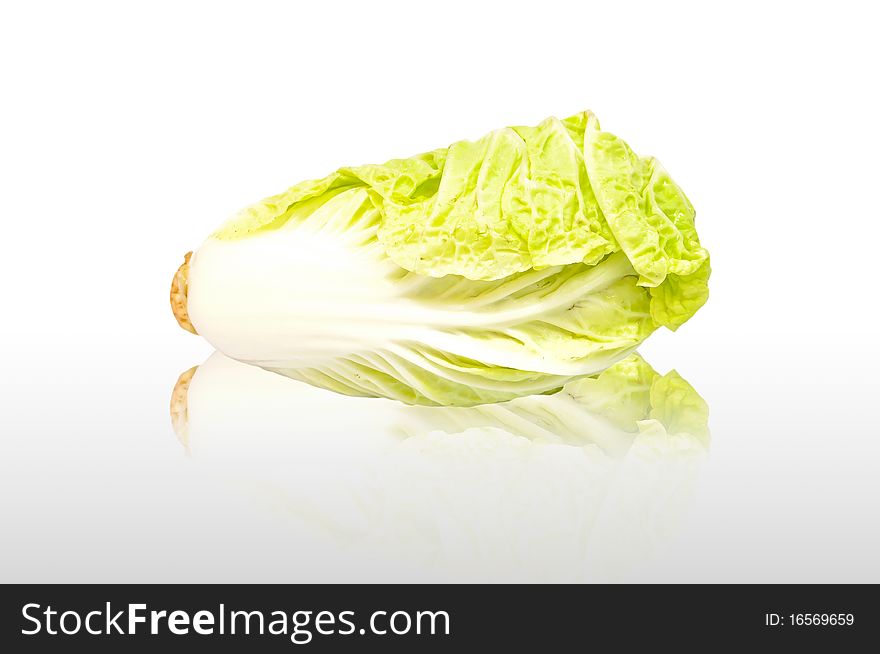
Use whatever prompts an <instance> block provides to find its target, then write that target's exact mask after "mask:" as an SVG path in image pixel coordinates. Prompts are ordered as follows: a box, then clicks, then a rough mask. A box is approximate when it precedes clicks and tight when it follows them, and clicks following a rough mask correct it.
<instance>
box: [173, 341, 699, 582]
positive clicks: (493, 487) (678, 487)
mask: <svg viewBox="0 0 880 654" xmlns="http://www.w3.org/2000/svg"><path fill="white" fill-rule="evenodd" d="M183 384H185V385H186V384H188V385H189V389H188V392H187V398H186V400H187V406H186V410H183V407H180V406H178V407H176V409H175V411H174V414H175V415H176V416H178V421H179V420H180V416H181V415H187V416H188V419H187V432H186V433H184V432H181V434H182V437H183V438H184V440H185V441H186V442H187V444H188V447H189V448H190V449H191V451H192V453H193V456H194V458H195V460H196V461H197V462H199V463H200V464H201V465H202V466H205V467H207V468H208V469H210V470H212V471H215V472H216V471H222V472H224V473H225V474H226V475H227V476H230V477H231V478H232V479H234V480H236V481H237V482H238V485H239V486H240V487H243V488H249V489H250V490H251V492H252V493H253V494H255V495H256V498H257V499H258V501H259V502H260V504H261V505H263V506H272V507H274V508H275V510H276V511H278V510H281V511H282V512H283V513H282V516H280V518H283V519H284V521H285V522H289V523H290V524H291V525H292V528H293V529H294V533H293V534H292V537H291V544H290V547H291V561H292V562H295V561H297V560H300V559H298V558H297V556H295V554H297V553H298V552H299V553H301V552H302V548H306V547H307V546H306V544H307V543H312V544H313V549H314V551H319V552H320V558H321V560H322V561H326V562H327V565H328V566H329V567H332V565H333V564H334V562H335V563H343V562H344V563H347V564H348V566H347V567H346V569H347V570H348V571H349V572H348V574H349V575H350V577H348V578H347V580H352V579H354V578H357V575H358V574H360V575H362V578H363V579H374V580H385V581H388V580H400V581H412V580H443V579H447V580H461V581H478V580H484V581H491V580H495V581H515V580H523V581H527V580H528V581H563V580H581V579H591V578H592V579H607V578H614V577H616V576H617V575H619V574H621V573H622V572H625V571H626V569H627V568H628V567H629V566H630V564H631V563H632V561H633V560H634V559H637V558H638V557H642V556H644V555H645V554H646V553H647V552H648V551H650V546H651V545H652V544H653V542H654V541H656V540H657V538H658V537H659V536H662V535H664V534H665V533H666V532H667V531H669V530H670V529H671V528H672V527H673V526H674V523H675V520H676V516H677V515H678V513H679V512H680V508H681V507H680V505H681V500H682V499H685V498H686V497H687V493H688V490H689V488H690V485H691V482H692V480H693V477H694V474H695V472H696V469H697V466H698V465H699V463H700V461H701V460H702V458H703V456H704V454H705V452H706V448H707V445H708V437H709V436H708V431H707V428H706V420H707V408H706V405H705V403H704V402H703V400H702V399H701V398H700V397H699V395H697V393H696V392H695V391H694V390H693V388H692V387H691V386H690V385H688V384H687V382H685V381H684V380H683V379H682V378H681V377H680V376H678V375H677V374H676V373H674V372H673V373H669V374H667V375H665V376H661V375H659V374H657V373H656V372H654V371H653V370H652V369H651V367H650V366H648V364H647V363H645V362H644V361H643V360H642V359H641V358H639V357H637V356H631V357H629V358H628V359H626V360H624V361H622V362H620V363H618V364H616V365H615V366H612V367H611V368H610V369H609V370H607V371H605V372H604V373H603V374H601V375H599V376H598V377H596V378H589V379H581V380H576V381H574V382H570V383H569V384H568V385H566V387H565V388H564V389H563V390H562V391H560V392H559V393H557V394H555V395H549V396H535V397H527V398H519V399H517V400H513V401H510V402H506V403H501V404H495V405H487V406H479V407H472V408H460V407H448V408H443V407H408V406H404V405H401V404H398V403H395V402H387V401H377V400H364V399H361V398H346V397H342V396H339V395H335V394H333V393H326V392H322V391H320V390H318V389H314V388H310V387H309V386H306V385H301V384H295V383H292V382H290V381H288V380H285V379H283V378H281V377H277V376H275V375H271V374H268V373H266V372H264V371H262V370H259V369H258V368H252V367H250V366H245V365H242V364H240V363H237V362H235V361H232V360H230V359H228V358H226V357H223V356H222V355H220V354H215V355H214V356H213V357H211V359H209V360H208V361H207V362H206V363H205V364H203V365H202V366H199V367H198V369H197V370H196V373H195V375H194V376H192V378H191V379H189V377H188V376H186V375H185V376H184V379H183ZM276 517H279V516H276ZM303 556H305V555H303ZM360 564H362V566H361V565H360ZM291 566H292V570H296V564H295V563H292V564H291ZM352 569H355V570H357V571H358V572H351V570H352ZM329 574H330V573H327V575H329ZM324 578H329V577H324Z"/></svg>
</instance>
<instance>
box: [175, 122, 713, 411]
mask: <svg viewBox="0 0 880 654" xmlns="http://www.w3.org/2000/svg"><path fill="white" fill-rule="evenodd" d="M708 277H709V256H708V253H707V252H706V250H705V249H703V248H702V247H701V246H700V243H699V239H698V237H697V233H696V230H695V228H694V210H693V207H692V206H691V204H690V202H689V201H688V200H687V198H686V197H685V195H684V193H683V192H682V191H681V189H679V188H678V186H676V185H675V183H674V182H673V181H672V180H671V179H670V177H669V176H668V174H667V173H666V171H665V170H664V169H663V168H662V167H661V166H660V164H659V163H658V162H657V161H656V160H655V159H653V158H643V157H638V156H637V155H635V154H634V153H633V152H632V150H631V149H630V148H629V146H627V144H626V143H624V142H623V141H622V140H621V139H619V138H617V137H616V136H613V135H611V134H609V133H607V132H603V131H601V129H600V127H599V124H598V121H597V120H596V118H595V117H594V116H593V115H592V114H590V113H588V112H585V113H581V114H577V115H575V116H572V117H570V118H567V119H565V120H562V121H560V120H557V119H555V118H551V119H548V120H546V121H544V122H542V123H541V124H540V125H538V126H537V127H512V128H506V129H501V130H498V131H495V132H492V133H491V134H489V135H487V136H485V137H484V138H482V139H480V140H478V141H475V142H469V141H461V142H458V143H455V144H453V145H451V146H450V147H449V148H447V149H442V150H434V151H433V152H429V153H426V154H422V155H418V156H415V157H410V158H408V159H395V160H392V161H389V162H388V163H386V164H383V165H369V166H359V167H351V168H341V169H339V170H338V171H336V172H335V173H333V174H331V175H329V176H327V177H325V178H323V179H320V180H316V181H309V182H304V183H302V184H298V185H296V186H294V187H292V188H291V189H289V190H287V191H285V192H284V193H281V194H279V195H276V196H273V197H271V198H268V199H266V200H264V201H262V202H260V203H257V204H255V205H253V206H251V207H249V208H247V209H245V210H244V211H242V212H241V213H240V214H239V215H237V216H236V217H235V218H233V219H232V220H231V221H229V222H228V223H227V224H226V225H225V226H224V227H223V228H221V229H220V230H219V231H218V232H216V233H215V234H214V235H213V236H212V237H211V238H209V239H208V241H207V242H206V243H205V244H204V245H203V246H202V247H201V248H200V249H199V250H198V251H197V252H196V253H195V255H194V256H193V257H192V260H191V261H190V262H189V278H188V280H186V281H187V289H188V290H187V293H188V300H187V311H188V316H186V318H188V319H189V320H191V321H192V324H193V325H194V326H195V328H196V330H197V331H198V332H199V333H200V334H202V335H203V336H205V337H206V338H207V339H208V340H209V341H210V342H211V343H212V344H213V345H215V346H216V347H217V348H218V349H219V350H221V351H223V352H225V353H226V354H228V355H230V356H232V357H233V358H237V359H240V360H243V361H246V362H249V363H254V364H256V365H260V366H262V367H265V368H268V369H271V370H274V371H276V372H279V373H282V374H284V375H288V376H290V377H294V378H297V379H302V380H305V381H307V382H309V383H312V384H315V385H317V386H322V387H325V388H330V389H332V390H335V391H338V392H341V393H346V394H350V395H364V396H382V397H390V398H394V399H398V400H401V401H403V402H407V403H411V404H436V405H474V404H481V403H487V402H498V401H503V400H508V399H511V398H514V397H518V396H521V395H530V394H535V393H548V392H553V391H556V390H558V389H559V388H561V387H562V386H563V385H564V384H565V383H566V382H567V381H568V380H570V379H572V378H575V377H580V376H585V375H592V374H595V373H597V372H599V371H601V370H604V369H605V368H607V367H608V366H609V365H611V364H613V363H614V362H615V361H618V360H620V359H621V358H623V357H625V356H626V355H628V354H629V353H630V352H632V351H633V350H634V349H635V348H636V347H637V346H638V345H639V344H640V343H641V342H642V341H643V340H644V339H645V338H647V336H648V335H650V334H651V332H653V331H654V330H655V329H657V328H658V327H660V326H666V327H668V328H670V329H676V328H678V327H679V326H680V325H681V324H683V323H684V322H685V321H686V320H687V319H688V318H690V317H691V316H692V315H693V314H694V312H696V310H697V309H698V308H699V307H700V306H702V304H703V303H704V302H705V301H706V298H707V296H708V288H707V280H708Z"/></svg>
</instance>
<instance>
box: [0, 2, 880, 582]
mask: <svg viewBox="0 0 880 654" xmlns="http://www.w3.org/2000/svg"><path fill="white" fill-rule="evenodd" d="M303 4H304V3H303ZM662 4H663V6H662V7H659V6H656V3H639V4H632V5H630V4H627V3H621V4H619V5H618V4H617V3H615V6H614V7H613V8H612V7H610V6H608V5H609V3H599V4H596V5H591V4H590V3H582V2H571V3H563V2H552V1H547V2H541V3H538V4H535V3H522V4H520V3H510V2H506V3H498V4H495V5H492V4H490V3H486V4H485V5H483V4H480V5H479V6H477V5H475V4H474V3H470V2H468V3H455V2H450V3H444V6H443V9H442V10H440V9H436V8H434V9H432V10H430V11H428V10H418V9H415V8H414V7H411V6H409V5H408V4H403V3H401V4H399V5H396V6H392V5H390V4H389V5H388V6H387V7H385V3H378V2H377V3H366V4H364V3H357V4H356V3H351V4H350V5H349V6H347V8H343V7H341V6H340V3H334V5H333V6H332V7H329V6H328V7H322V8H318V4H317V3H316V4H315V6H314V7H305V6H299V5H293V4H290V3H278V4H275V3H273V4H266V3H260V2H254V3H248V4H247V9H244V8H239V9H235V10H233V9H229V8H226V7H222V6H218V5H217V4H216V3H210V4H209V3H204V4H201V3H182V4H180V3H150V4H149V5H146V4H145V5H143V6H142V7H141V8H136V7H132V6H127V7H122V6H119V5H116V4H113V3H80V4H77V6H76V7H72V6H65V5H64V4H63V3H54V4H50V3H29V4H28V5H27V6H26V7H25V6H24V5H20V6H18V7H11V6H8V5H5V6H4V8H3V9H2V10H0V57H2V59H3V61H5V62H7V65H6V66H4V70H3V71H2V73H0V75H2V82H3V88H4V97H5V98H6V100H5V101H4V102H3V105H2V107H0V117H2V120H0V143H2V145H0V178H2V183H0V207H2V224H3V237H2V246H3V247H2V256H0V279H2V290H3V307H4V309H3V319H2V322H0V332H2V338H0V361H2V366H0V384H2V398H3V399H2V402H0V431H2V440H0V443H2V447H3V451H2V454H0V529H2V538H0V581H2V582H14V581H29V582H38V581H93V582H99V581H108V582H151V581H301V580H302V581H305V580H309V581H330V580H340V581H348V580H391V579H396V580H424V579H481V578H483V577H484V575H481V573H480V570H479V569H476V570H475V569H474V568H473V567H471V566H470V565H464V563H463V564H462V566H461V567H459V568H456V565H455V561H454V560H453V561H452V562H450V563H449V564H448V565H446V566H445V567H444V568H443V570H442V571H439V570H438V569H437V568H435V567H432V566H430V565H429V566H426V565H422V564H418V565H416V564H412V563H411V562H406V563H404V562H401V561H398V560H395V558H394V557H393V556H391V554H390V553H388V555H387V556H384V557H383V556H381V552H380V553H379V554H376V553H375V552H374V551H372V550H370V551H369V553H367V550H366V549H360V545H359V544H358V542H355V543H354V544H353V545H351V544H350V545H349V546H348V547H340V548H338V549H333V548H329V547H326V546H325V545H324V544H323V541H322V540H321V539H320V538H318V537H317V536H315V537H314V538H312V536H314V534H312V533H311V532H309V528H308V526H307V525H306V526H304V525H303V524H301V523H299V522H296V523H295V522H293V521H291V520H288V515H287V514H286V513H285V512H284V511H279V510H276V509H275V508H273V506H272V505H271V502H264V501H263V498H262V497H261V496H260V495H259V494H254V493H252V492H250V491H249V490H247V489H243V488H242V487H241V485H240V484H236V483H230V482H229V480H228V479H226V478H225V476H224V474H223V471H222V470H221V471H218V470H216V469H212V467H211V466H210V465H206V464H204V463H203V462H200V461H199V460H197V457H187V456H186V455H185V453H184V451H183V449H182V448H181V446H180V445H179V443H178V442H177V441H176V439H175V437H174V435H173V433H172V431H171V427H170V424H169V419H168V397H169V394H170V391H171V387H172V386H173V384H174V381H175V380H176V378H177V375H178V374H179V373H180V372H182V371H183V370H185V369H186V368H189V367H190V366H192V365H195V364H198V363H201V362H202V361H204V360H205V359H206V358H207V357H208V356H209V354H210V353H211V350H210V348H209V346H208V345H207V344H206V343H205V342H203V341H201V340H200V339H198V338H196V337H193V336H191V335H189V334H186V333H184V332H183V331H181V330H180V329H179V328H178V327H177V326H176V325H175V324H174V321H173V318H172V317H171V315H170V312H169V309H168V298H167V296H168V285H169V282H170V278H171V275H172V273H173V271H174V270H175V269H176V267H177V265H178V264H179V262H180V259H181V257H182V255H183V253H184V252H185V251H187V250H189V249H193V248H194V247H197V246H198V244H199V242H200V240H201V239H202V238H204V237H205V236H206V235H207V234H208V233H209V232H210V231H211V230H212V229H213V228H214V227H215V226H216V225H217V224H218V223H219V222H220V221H221V220H223V219H224V218H226V217H227V216H228V215H229V214H231V213H232V212H233V211H235V210H236V209H238V208H239V207H241V206H243V205H245V204H247V203H249V202H251V201H254V200H256V199H259V198H261V197H263V196H266V195H269V194H271V193H274V192H277V191H279V190H282V189H284V188H286V187H287V186H288V185H290V184H292V183H294V182H297V181H300V180H301V179H305V178H310V177H315V176H319V175H322V174H324V173H326V172H327V171H329V170H332V169H333V168H335V167H337V166H339V165H343V164H353V163H362V162H378V161H383V160H385V159H387V158H390V157H394V156H404V155H408V154H410V153H415V152H419V151H423V150H427V149H432V148H434V147H439V146H442V145H445V144H447V143H449V142H451V141H453V140H456V139H461V138H473V137H478V136H480V135H481V134H483V133H485V132H486V131H488V130H490V129H493V128H497V127H501V126H503V125H508V124H530V123H535V122H537V121H539V120H541V119H543V118H544V117H546V116H547V115H550V114H555V115H558V116H562V115H568V114H570V113H574V112H576V111H579V110H582V109H585V108H590V109H592V110H593V111H595V112H596V113H597V115H598V116H599V118H600V120H601V121H602V123H603V126H604V127H605V128H606V129H608V130H610V131H612V132H615V133H618V134H620V135H621V136H623V137H624V138H625V139H627V141H628V142H629V143H630V144H631V145H632V146H633V148H634V149H635V150H636V151H638V152H640V153H649V154H655V155H657V156H658V157H659V158H660V160H661V161H662V162H663V164H664V165H665V167H666V168H667V169H668V170H669V171H670V173H671V174H672V175H673V177H674V178H675V179H676V180H677V181H678V182H679V183H680V184H681V185H682V187H683V188H684V189H685V191H686V192H687V193H688V195H689V197H690V199H691V200H692V202H693V203H694V205H695V206H696V208H697V212H698V229H699V233H700V237H701V239H702V241H703V243H704V244H705V245H706V246H707V247H708V248H709V250H710V252H711V254H712V257H713V268H714V273H713V277H712V280H711V292H712V297H711V299H710V301H709V303H708V304H707V305H706V306H705V307H704V308H703V309H702V310H701V311H700V312H699V313H698V314H697V315H696V316H695V317H694V318H693V319H692V320H691V322H689V323H688V324H687V325H685V326H684V327H682V328H681V329H680V330H679V332H677V333H676V334H671V333H668V332H663V333H658V334H656V335H655V336H653V337H652V338H651V339H650V340H649V341H648V343H647V344H646V346H645V347H644V348H643V349H642V350H641V352H642V354H644V355H645V357H646V358H647V360H648V361H649V362H650V363H651V364H652V365H653V366H654V367H655V368H657V369H658V370H659V371H661V372H666V371H667V370H669V369H671V368H675V369H677V370H678V371H679V372H680V373H681V374H682V375H683V376H684V377H685V378H686V379H687V380H688V381H689V382H691V383H692V384H693V385H694V387H695V388H696V389H697V390H698V391H699V392H700V394H701V395H702V396H703V397H704V398H705V399H706V400H707V402H708V403H709V406H710V409H711V423H710V425H711V428H712V432H713V441H712V452H711V455H710V456H709V458H708V459H707V460H706V461H705V462H704V463H703V465H702V466H701V469H700V471H699V472H700V474H699V479H698V480H697V481H696V482H695V483H694V484H693V488H692V489H691V490H689V491H688V497H689V505H688V508H687V510H686V512H685V516H684V518H683V519H682V520H681V521H679V522H677V523H676V524H675V526H674V527H670V528H669V529H668V530H666V531H665V532H664V533H663V534H662V538H658V539H657V542H656V543H653V545H652V546H651V547H650V548H645V549H643V550H639V551H638V552H637V553H636V554H635V555H634V556H632V557H629V558H627V557H626V556H623V557H622V558H624V559H626V565H621V566H620V567H619V568H615V569H614V570H613V571H611V570H605V569H600V570H598V571H596V570H593V574H592V575H588V576H587V577H588V578H613V579H619V580H627V581H698V582H699V581H732V582H745V581H757V582H781V581H793V582H808V581H819V582H831V581H839V582H860V581H871V582H878V581H880V563H878V562H877V556H876V552H877V551H878V550H880V522H878V520H877V514H878V509H877V506H878V500H880V474H878V461H880V443H878V436H880V428H878V421H877V413H878V410H877V405H878V386H880V385H878V380H877V370H878V368H880V355H878V346H877V342H876V336H877V332H878V327H877V324H878V320H877V319H878V308H877V299H876V297H877V294H878V293H877V285H878V283H880V276H878V273H877V263H876V262H877V261H878V247H880V245H878V244H880V227H878V224H880V209H878V203H877V201H876V197H875V195H876V193H875V189H876V187H877V182H876V177H877V151H878V148H877V146H878V144H880V143H878V136H880V128H878V121H877V116H878V115H880V102H878V98H877V91H876V88H875V87H876V84H875V78H876V70H875V63H874V62H876V61H878V59H880V52H878V49H880V48H878V45H877V41H876V39H875V38H874V36H875V35H874V34H873V31H872V27H873V25H876V16H872V15H870V14H872V13H873V11H872V10H871V9H869V8H867V6H866V5H863V4H861V3H855V2H853V3H850V2H836V3H833V4H832V5H829V8H822V7H821V6H819V5H810V6H804V4H803V3H748V2H746V3H738V4H737V5H736V7H731V8H730V9H728V10H719V9H713V8H711V7H708V6H701V5H700V4H697V3H694V4H693V5H686V4H679V3H662ZM380 6H381V7H380ZM209 8H210V9H209ZM304 281H307V280H304ZM312 419H314V418H312ZM255 429H256V427H255ZM340 429H342V427H340ZM350 429H351V430H352V432H353V433H355V434H356V433H357V430H359V429H362V425H358V424H352V425H351V427H350ZM250 436H251V434H249V433H241V434H240V438H241V443H244V444H246V443H247V439H248V438H249V437H250ZM370 436H371V435H370V434H365V438H366V437H370ZM332 456H333V455H332V452H331V453H330V454H328V457H330V458H332ZM339 456H342V457H344V456H345V454H342V453H340V454H339ZM560 465H564V464H560ZM218 472H219V473H220V474H218ZM308 474H310V475H314V476H315V477H316V478H320V476H321V474H322V468H321V466H320V465H318V464H316V465H315V466H312V467H311V468H309V473H308ZM585 479H586V480H585V481H584V478H582V479H581V480H580V481H579V482H578V483H577V484H575V485H574V486H572V492H583V489H584V488H586V487H587V486H589V484H590V479H589V478H585ZM323 481H324V483H326V479H324V480H323ZM584 484H586V486H585V485H584ZM477 486H478V485H477ZM477 486H475V497H474V502H475V503H484V504H486V503H491V502H495V503H496V504H497V507H495V506H493V505H492V504H486V510H487V511H488V512H489V513H490V514H491V513H492V512H493V510H495V509H496V508H497V511H498V512H510V511H513V512H514V515H515V511H516V510H517V509H516V506H513V507H512V506H511V505H510V502H508V501H506V500H505V499H504V498H497V497H496V498H492V497H491V496H490V495H480V494H479V493H478V492H477V491H479V488H477ZM517 501H519V502H525V501H526V500H525V498H518V499H517ZM534 501H535V502H546V504H543V505H539V506H538V508H539V509H540V510H541V512H542V513H543V514H544V516H545V519H544V520H545V521H544V523H543V528H544V529H545V531H541V532H538V533H533V534H531V535H530V538H531V539H532V540H531V543H532V544H531V545H530V547H533V548H534V551H535V552H536V556H535V557H532V558H529V557H528V553H529V551H530V550H529V549H528V547H525V546H524V547H525V549H524V552H525V555H524V559H523V560H524V561H526V563H523V564H522V565H521V566H520V567H518V568H516V569H511V570H510V571H509V576H507V577H506V578H507V579H509V580H517V579H529V580H532V579H541V578H548V579H552V580H558V579H559V576H560V575H563V576H564V574H563V573H564V570H563V571H562V572H560V570H558V569H554V570H553V571H552V574H551V573H550V572H548V573H546V574H545V573H544V571H545V567H542V566H545V564H546V562H547V557H548V556H551V557H552V553H553V552H554V551H562V552H566V556H569V555H571V554H570V552H569V551H568V549H566V547H565V543H564V542H562V539H563V538H564V535H565V533H566V529H567V528H568V527H569V526H570V520H571V507H572V504H571V502H567V501H566V498H565V497H564V496H563V497H561V498H557V499H556V500H552V501H551V500H546V499H541V498H536V499H535V500H534ZM534 509H535V507H534V506H532V507H529V510H530V511H534ZM523 510H524V511H525V509H523ZM633 519H638V518H633ZM554 520H555V521H556V523H558V524H556V523H554ZM444 524H447V525H448V526H447V527H446V528H442V529H438V531H437V532H436V533H435V537H436V539H439V540H441V541H442V540H443V539H454V538H455V537H456V535H457V532H456V527H455V525H456V523H455V516H454V514H453V515H452V516H451V517H449V519H448V520H447V522H446V523H444ZM629 526H630V527H632V528H633V529H638V528H639V526H640V525H638V524H634V525H629ZM554 527H558V529H556V528H554ZM661 527H662V525H661ZM653 528H655V529H656V528H657V525H654V526H653ZM444 529H445V530H444ZM499 529H502V528H501V527H499ZM659 531H664V530H663V529H662V528H660V529H659ZM609 533H610V535H608V536H607V538H606V539H605V540H602V539H601V538H598V537H597V539H596V540H594V541H592V542H591V544H590V548H592V549H591V551H605V552H609V551H610V552H626V547H627V545H628V540H627V539H628V538H629V537H628V536H626V534H628V533H630V532H628V531H627V530H626V529H620V530H610V532H609ZM488 536H489V538H490V542H504V537H505V533H503V531H501V532H499V533H491V534H488ZM616 538H618V539H619V538H622V539H623V540H624V542H620V541H616V540H615V539H616ZM557 539H559V540H557ZM647 540H650V538H648V539H647ZM456 547H457V548H458V549H456V550H455V551H456V552H463V551H464V550H465V549H466V548H464V546H462V545H460V544H459V545H456ZM618 558H621V557H618ZM502 572H503V569H501V568H499V569H498V570H496V573H497V574H496V575H495V577H493V578H498V577H499V576H503V574H502ZM606 573H607V574H606ZM571 578H572V579H580V578H581V575H580V574H578V575H575V574H572V576H571Z"/></svg>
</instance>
